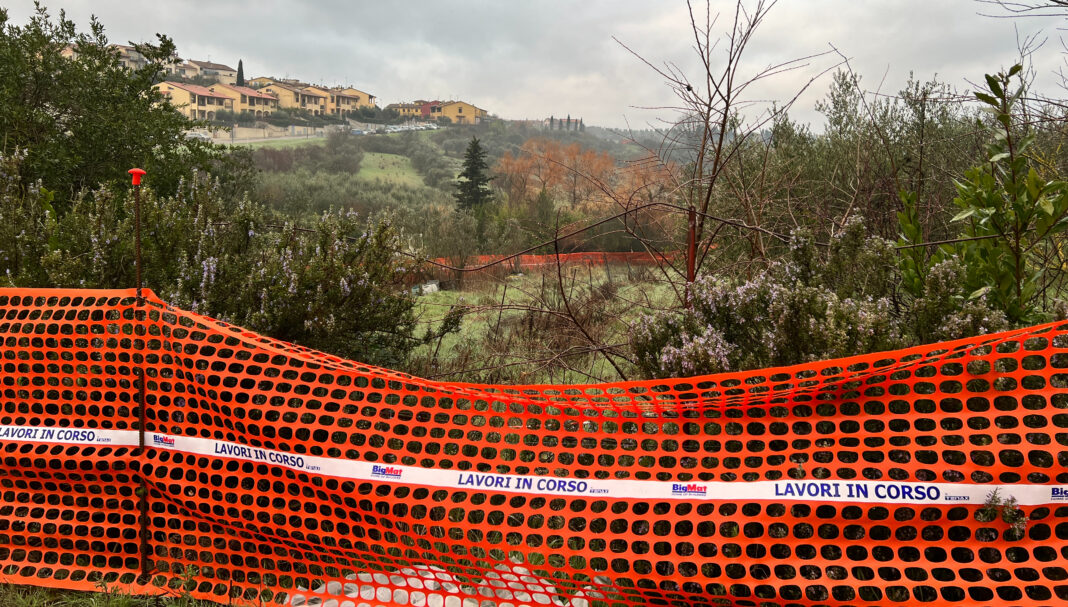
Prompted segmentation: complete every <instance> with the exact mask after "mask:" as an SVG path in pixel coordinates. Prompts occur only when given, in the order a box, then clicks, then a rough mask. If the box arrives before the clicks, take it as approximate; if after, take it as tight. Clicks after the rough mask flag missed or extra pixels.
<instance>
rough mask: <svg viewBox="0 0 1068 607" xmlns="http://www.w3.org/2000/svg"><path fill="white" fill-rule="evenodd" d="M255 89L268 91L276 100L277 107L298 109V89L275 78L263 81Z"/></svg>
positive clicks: (262, 91)
mask: <svg viewBox="0 0 1068 607" xmlns="http://www.w3.org/2000/svg"><path fill="white" fill-rule="evenodd" d="M256 90H258V91H260V92H261V93H268V94H270V95H271V96H273V97H274V98H275V99H277V100H278V107H280V108H284V109H287V110H295V109H300V89H299V88H298V87H295V86H291V85H289V84H284V83H282V82H278V81H275V80H271V81H270V82H266V83H264V84H263V85H262V86H260V87H259V88H257V89H256Z"/></svg>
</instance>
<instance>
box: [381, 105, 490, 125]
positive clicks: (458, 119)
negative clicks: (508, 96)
mask: <svg viewBox="0 0 1068 607" xmlns="http://www.w3.org/2000/svg"><path fill="white" fill-rule="evenodd" d="M386 109H387V110H395V111H396V112H397V113H398V114H400V115H401V116H402V117H404V118H421V119H423V120H437V119H438V118H442V117H445V118H448V119H449V120H451V121H452V122H453V123H454V124H478V123H479V122H481V121H482V119H483V118H485V117H486V115H487V114H488V112H486V110H484V109H482V108H478V107H475V106H474V105H471V104H470V103H467V102H466V101H424V100H422V99H417V100H416V101H415V102H413V103H391V104H389V105H387V106H386Z"/></svg>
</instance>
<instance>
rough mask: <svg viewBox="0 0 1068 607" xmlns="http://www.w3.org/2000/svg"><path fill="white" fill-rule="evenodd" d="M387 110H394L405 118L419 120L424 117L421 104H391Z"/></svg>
mask: <svg viewBox="0 0 1068 607" xmlns="http://www.w3.org/2000/svg"><path fill="white" fill-rule="evenodd" d="M386 109H387V110H393V111H394V112H397V113H398V114H400V115H401V116H402V117H404V118H418V117H419V116H421V115H422V112H421V110H422V105H421V104H419V103H391V104H389V105H387V106H386Z"/></svg>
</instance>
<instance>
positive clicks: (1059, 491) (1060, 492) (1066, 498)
mask: <svg viewBox="0 0 1068 607" xmlns="http://www.w3.org/2000/svg"><path fill="white" fill-rule="evenodd" d="M1049 498H1050V500H1052V501H1055V502H1068V487H1054V488H1052V489H1050V496H1049Z"/></svg>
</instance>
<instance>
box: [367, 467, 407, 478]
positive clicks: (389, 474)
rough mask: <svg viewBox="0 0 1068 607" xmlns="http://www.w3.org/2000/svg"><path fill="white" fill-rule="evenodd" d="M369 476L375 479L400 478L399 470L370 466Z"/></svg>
mask: <svg viewBox="0 0 1068 607" xmlns="http://www.w3.org/2000/svg"><path fill="white" fill-rule="evenodd" d="M371 476H374V477H377V478H390V479H397V478H400V477H401V469H400V468H395V467H393V466H372V467H371Z"/></svg>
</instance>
